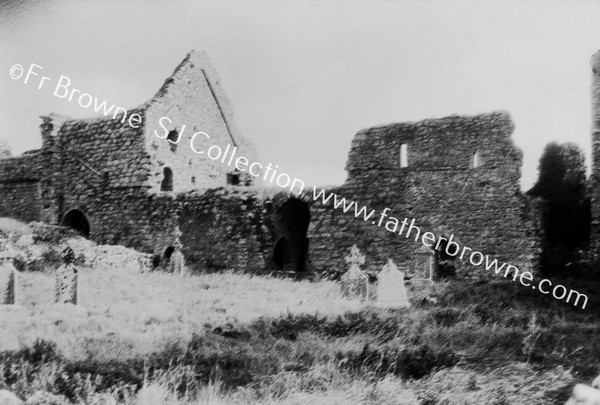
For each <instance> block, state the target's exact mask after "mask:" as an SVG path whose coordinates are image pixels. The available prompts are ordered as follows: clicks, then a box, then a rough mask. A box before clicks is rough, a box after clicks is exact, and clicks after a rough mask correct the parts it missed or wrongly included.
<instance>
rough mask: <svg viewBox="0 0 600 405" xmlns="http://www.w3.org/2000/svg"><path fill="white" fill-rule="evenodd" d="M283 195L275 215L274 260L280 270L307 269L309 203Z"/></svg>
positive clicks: (302, 270)
mask: <svg viewBox="0 0 600 405" xmlns="http://www.w3.org/2000/svg"><path fill="white" fill-rule="evenodd" d="M284 198H286V197H281V199H280V200H279V201H278V203H276V206H277V208H276V210H275V213H274V214H275V215H274V217H273V219H274V221H273V225H274V234H275V240H276V243H275V246H274V248H273V262H274V264H275V267H276V268H277V269H278V270H286V271H295V272H298V273H303V272H304V271H306V261H307V256H308V238H307V237H306V234H307V232H308V226H309V223H310V209H309V207H308V204H307V203H306V202H305V201H303V200H301V199H299V198H296V197H290V198H287V199H284Z"/></svg>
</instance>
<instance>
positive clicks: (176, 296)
mask: <svg viewBox="0 0 600 405" xmlns="http://www.w3.org/2000/svg"><path fill="white" fill-rule="evenodd" d="M80 277H81V278H80V283H81V292H80V293H81V306H80V307H72V306H62V305H59V306H57V305H54V304H53V303H52V302H53V287H54V279H53V275H52V274H51V273H49V272H44V271H41V272H28V273H24V274H22V277H21V280H20V281H21V291H22V294H21V307H20V308H8V307H4V308H0V331H2V333H0V389H2V388H7V389H9V390H11V391H13V392H15V393H17V394H18V395H20V396H21V397H22V398H27V397H29V396H31V395H32V394H33V393H34V392H36V391H38V390H42V391H47V392H50V393H54V394H56V395H60V396H63V397H64V398H67V399H68V400H69V401H71V402H73V403H92V401H94V400H97V398H99V395H100V394H101V393H102V394H105V395H108V396H110V397H111V398H115V399H117V400H118V401H120V402H121V403H126V404H144V405H146V404H150V405H151V404H170V403H173V404H192V403H194V404H196V403H210V404H219V403H228V404H229V403H239V404H275V403H277V404H300V403H302V404H306V403H315V404H336V403H339V404H348V403H361V404H398V403H406V404H459V403H460V404H463V403H464V404H482V403H485V404H513V403H529V404H548V403H560V401H564V399H565V395H566V393H567V392H568V390H569V388H570V386H571V385H572V383H573V381H574V379H578V380H583V381H589V380H590V379H591V378H593V377H594V376H595V375H596V374H597V373H598V372H599V371H600V370H599V368H598V365H599V364H600V342H597V339H596V337H597V335H598V332H600V326H599V325H600V323H599V319H598V318H599V316H598V313H597V305H596V304H597V301H596V299H595V297H593V295H592V294H590V298H591V303H590V306H589V307H588V308H589V309H588V310H581V309H577V308H572V307H569V306H568V305H565V304H564V303H560V302H558V301H555V300H552V299H551V298H547V297H544V296H540V295H539V294H535V293H532V292H531V291H529V290H528V289H525V288H522V287H519V286H515V285H514V284H512V283H486V284H471V283H465V282H448V283H439V284H436V285H435V286H433V287H432V288H430V289H429V288H424V289H419V290H417V289H411V290H410V292H409V294H410V297H411V300H412V303H413V305H412V307H411V308H408V309H398V310H382V309H378V308H375V307H371V306H368V305H364V304H361V303H356V302H349V301H346V300H344V299H342V298H341V297H340V295H339V287H338V285H337V284H335V283H333V282H328V281H322V282H318V283H309V282H293V281H289V280H281V279H273V278H261V277H251V276H249V275H242V274H231V273H224V274H207V275H200V276H194V277H190V278H179V277H178V276H174V275H169V274H161V273H140V272H139V271H136V270H135V269H132V268H128V269H116V268H112V267H94V268H93V269H85V268H84V269H82V271H81V272H80ZM574 287H575V286H574ZM580 291H582V292H583V291H584V289H583V288H582V289H581V290H580ZM427 296H433V297H435V298H436V299H437V303H436V304H433V303H432V302H431V301H430V300H425V299H424V298H425V297H427ZM592 298H593V300H592Z"/></svg>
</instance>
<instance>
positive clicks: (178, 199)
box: [0, 52, 600, 278]
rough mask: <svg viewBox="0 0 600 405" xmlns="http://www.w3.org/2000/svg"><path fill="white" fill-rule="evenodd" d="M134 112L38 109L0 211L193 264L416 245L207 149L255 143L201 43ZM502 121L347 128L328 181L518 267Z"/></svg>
mask: <svg viewBox="0 0 600 405" xmlns="http://www.w3.org/2000/svg"><path fill="white" fill-rule="evenodd" d="M598 88H600V86H598ZM598 91H600V90H598ZM597 110H598V109H596V111H597ZM133 114H139V115H140V117H141V123H140V125H139V128H135V127H134V126H132V125H130V122H128V121H127V120H122V119H121V117H117V118H116V119H113V118H112V117H99V118H91V119H84V120H75V119H70V118H67V117H60V116H57V115H49V116H45V117H42V125H41V133H42V148H41V149H40V150H39V151H36V152H33V153H29V154H25V155H23V156H20V157H15V158H13V157H8V155H7V154H6V153H4V154H3V155H2V157H0V192H1V193H2V194H1V197H0V216H5V215H6V216H11V217H15V218H20V219H23V220H26V221H30V220H43V221H46V222H49V223H52V224H56V223H61V222H62V223H65V224H68V225H70V226H73V227H75V228H77V229H79V230H80V231H82V232H84V233H87V234H88V235H89V237H90V238H91V239H93V240H94V241H96V242H100V243H105V244H119V245H124V246H127V247H133V248H136V249H138V250H141V251H143V252H146V253H153V254H154V257H155V261H156V262H157V263H158V262H161V261H163V262H164V260H166V259H168V257H169V254H170V252H172V250H173V248H174V246H175V245H176V244H177V242H179V241H181V242H183V253H184V255H185V257H186V259H187V264H188V266H190V267H192V268H194V269H196V270H197V271H214V270H220V269H235V270H238V271H248V272H252V273H258V274H261V273H266V272H272V271H283V272H294V273H302V272H304V271H306V270H307V269H308V270H312V271H317V272H318V271H327V270H330V269H332V268H335V269H338V270H343V269H345V268H346V263H345V262H344V257H345V256H346V255H347V252H348V249H349V248H350V247H351V246H352V245H353V244H356V245H358V247H359V248H360V249H361V250H362V252H363V253H365V254H366V256H367V263H366V267H367V269H371V270H372V271H373V272H377V271H379V269H380V268H381V267H382V266H383V265H384V264H385V263H386V262H387V260H388V258H391V259H393V260H394V261H395V262H396V263H397V264H398V265H400V266H404V267H412V265H413V263H414V260H415V254H416V253H417V250H418V249H419V248H422V243H421V242H420V241H419V242H415V241H414V240H407V239H406V238H404V237H401V236H399V235H397V234H394V233H391V232H388V231H386V230H385V228H384V227H377V226H375V225H373V224H371V223H370V222H364V221H363V220H362V219H360V218H355V217H354V215H353V214H352V213H345V212H342V211H340V210H334V209H333V208H331V207H330V206H322V205H321V204H319V203H315V202H313V201H311V198H310V197H308V196H303V197H301V198H296V197H294V196H291V195H290V194H288V193H280V192H278V191H277V190H265V189H263V188H262V184H261V183H260V181H259V180H258V178H252V177H249V176H243V174H241V175H239V177H237V176H238V174H237V173H235V168H234V167H233V166H227V165H226V164H223V163H221V162H220V161H214V160H211V159H209V158H208V155H207V153H208V148H209V147H210V146H218V147H219V148H220V150H221V153H224V151H225V150H227V148H228V147H229V148H230V150H231V148H233V147H235V148H237V156H243V157H245V158H247V159H248V160H249V161H256V160H257V156H256V151H255V149H254V147H253V146H252V144H251V143H250V142H249V141H247V140H245V139H244V138H243V137H242V136H241V135H240V134H239V132H238V130H237V129H236V127H235V124H234V120H233V113H232V110H231V107H230V105H229V103H228V101H227V98H226V97H225V95H224V93H223V91H222V89H221V87H220V84H219V79H218V77H217V75H216V72H215V71H214V69H213V68H212V67H211V65H210V63H209V62H208V59H207V58H206V55H204V54H203V53H196V52H192V53H190V54H189V55H188V56H187V57H186V58H185V59H184V60H183V62H182V63H181V64H180V65H179V66H178V67H177V68H176V69H175V72H174V73H173V74H172V76H170V77H169V78H168V79H167V80H166V81H165V83H164V84H163V86H162V87H161V88H160V90H159V91H158V92H157V94H156V95H155V96H154V97H153V98H152V99H151V100H149V101H148V102H146V103H144V104H142V105H140V106H139V107H137V108H134V109H132V110H130V111H128V112H127V117H131V116H132V115H133ZM599 114H600V113H599ZM163 117H167V118H168V119H169V120H168V121H170V123H168V122H167V120H164V119H163V121H161V118H163ZM122 121H125V122H122ZM596 121H597V122H600V116H598V115H596ZM161 122H162V124H163V125H162V126H165V125H166V127H165V128H163V127H162V126H161ZM184 126H185V127H184ZM596 127H599V125H597V126H596ZM512 130H513V124H512V122H511V120H510V117H509V116H508V114H506V113H491V114H485V115H479V116H474V117H458V116H451V117H447V118H442V119H435V120H424V121H420V122H417V123H403V124H392V125H386V126H380V127H373V128H369V129H365V130H362V131H360V132H359V133H358V134H357V135H356V136H355V138H354V140H353V141H352V145H351V149H350V152H349V156H348V162H347V165H346V170H347V171H348V179H347V180H346V182H345V183H344V184H343V185H342V186H340V187H337V188H335V189H332V190H329V191H331V192H335V193H337V194H339V195H340V196H341V197H345V198H347V199H349V200H353V201H356V202H357V203H358V204H359V206H362V205H365V206H368V207H369V209H374V210H377V211H378V212H377V214H376V218H374V219H376V220H378V219H379V212H381V211H383V210H384V209H385V208H390V209H391V211H390V212H389V214H388V215H389V216H394V217H396V218H398V219H399V220H403V219H404V218H408V219H409V220H410V219H413V218H414V219H415V221H416V225H417V226H418V227H420V229H421V232H425V231H431V232H434V233H436V234H437V235H442V236H445V237H448V236H450V235H454V238H455V241H456V242H458V243H460V244H461V245H464V246H468V247H469V248H472V249H475V250H479V251H481V252H482V253H483V254H488V255H491V256H494V257H497V258H498V259H499V260H503V261H508V262H510V263H511V264H514V265H517V266H520V267H521V268H528V269H530V268H532V267H533V266H534V264H535V263H534V261H535V260H534V257H535V256H536V240H535V237H533V233H534V230H533V226H532V224H531V221H530V218H529V216H528V215H529V210H528V205H527V201H526V200H525V199H524V198H523V196H522V195H521V193H520V191H519V183H518V182H519V177H520V166H521V152H520V151H519V150H518V149H517V148H516V147H515V146H514V144H513V143H512V140H511V133H512ZM199 131H201V132H203V133H206V134H208V136H210V139H206V136H205V135H198V136H197V137H196V138H197V139H196V142H195V143H194V147H195V148H196V149H197V150H202V151H204V152H205V153H204V154H197V153H195V152H194V151H193V149H192V147H191V145H190V143H191V142H190V141H191V137H192V135H193V134H194V133H196V132H199ZM597 132H598V131H597V130H596V132H595V133H597ZM157 134H158V136H157ZM168 134H170V135H169V136H168V138H165V136H167V135H168ZM169 139H170V140H171V142H170V141H169ZM402 145H404V146H402ZM401 151H405V152H406V156H403V153H401ZM595 156H597V154H595ZM595 161H596V160H595ZM598 161H599V162H600V157H598ZM596 166H597V165H596ZM167 168H168V170H170V173H172V181H170V182H167V181H166V180H165V179H166V178H167V177H168V176H167V177H165V176H166V173H167V171H166V169H167ZM255 181H257V183H255ZM235 184H237V186H236V185H235ZM165 185H168V186H169V187H165ZM421 250H422V249H421ZM456 268H457V273H458V276H460V277H465V278H485V277H487V275H485V274H484V273H483V272H482V269H481V268H473V267H472V266H469V265H467V264H463V263H459V262H458V261H457V262H456Z"/></svg>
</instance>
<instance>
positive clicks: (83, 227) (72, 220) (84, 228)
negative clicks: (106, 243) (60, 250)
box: [62, 210, 90, 238]
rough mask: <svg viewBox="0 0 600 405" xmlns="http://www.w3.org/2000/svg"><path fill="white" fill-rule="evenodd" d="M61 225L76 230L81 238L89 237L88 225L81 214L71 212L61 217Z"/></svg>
mask: <svg viewBox="0 0 600 405" xmlns="http://www.w3.org/2000/svg"><path fill="white" fill-rule="evenodd" d="M62 224H63V225H64V226H68V227H69V228H71V229H74V230H76V231H77V232H79V233H80V234H81V235H82V236H84V237H86V238H89V237H90V223H89V221H88V220H87V218H86V216H85V215H84V214H83V212H81V211H79V210H71V211H69V212H68V213H67V215H65V216H64V217H63V220H62Z"/></svg>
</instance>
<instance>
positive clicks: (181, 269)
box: [169, 242, 187, 277]
mask: <svg viewBox="0 0 600 405" xmlns="http://www.w3.org/2000/svg"><path fill="white" fill-rule="evenodd" d="M181 248H182V246H181V243H179V242H176V243H175V250H174V251H173V253H172V254H171V259H170V261H169V265H170V267H171V269H170V270H171V273H173V274H179V275H180V276H181V277H185V276H186V275H187V269H186V267H185V259H184V257H183V253H182V252H181Z"/></svg>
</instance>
